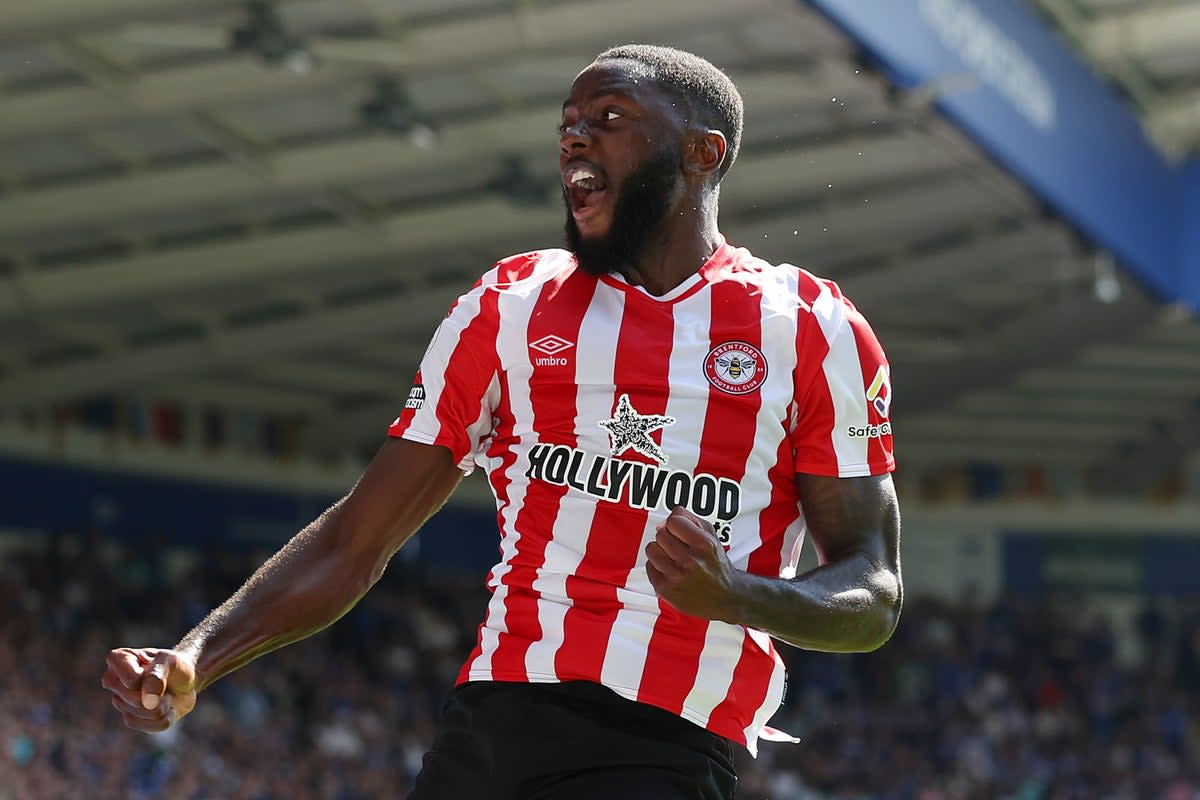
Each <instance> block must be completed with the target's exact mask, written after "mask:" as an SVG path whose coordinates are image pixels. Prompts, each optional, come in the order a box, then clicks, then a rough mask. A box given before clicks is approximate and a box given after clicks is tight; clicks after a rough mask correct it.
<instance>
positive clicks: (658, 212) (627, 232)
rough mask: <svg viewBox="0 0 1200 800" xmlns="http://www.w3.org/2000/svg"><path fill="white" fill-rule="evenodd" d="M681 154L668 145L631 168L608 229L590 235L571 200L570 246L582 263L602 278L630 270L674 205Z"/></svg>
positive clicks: (585, 270) (568, 223)
mask: <svg viewBox="0 0 1200 800" xmlns="http://www.w3.org/2000/svg"><path fill="white" fill-rule="evenodd" d="M679 158H680V154H679V151H678V149H676V148H666V149H663V150H660V151H659V152H657V153H655V154H654V155H653V156H651V157H650V158H648V159H647V160H646V162H645V163H644V164H642V165H641V166H640V167H638V168H637V169H636V170H634V171H633V172H632V173H630V175H629V177H627V178H626V179H625V180H624V181H623V182H622V183H621V185H620V186H619V187H613V188H614V189H616V191H617V202H616V205H615V206H614V207H613V214H612V224H611V225H609V229H608V233H606V234H605V235H603V236H599V237H596V238H592V239H584V238H583V236H582V235H581V234H580V232H579V226H578V225H577V224H576V223H575V218H574V217H572V216H571V203H570V199H569V198H566V195H565V194H564V197H565V198H566V202H567V224H566V229H565V234H566V241H567V249H568V250H570V251H571V252H572V253H573V254H574V255H575V261H576V263H578V264H579V268H580V269H582V270H583V271H584V272H586V273H588V274H589V275H595V276H597V277H599V276H601V275H608V274H610V273H612V272H621V273H624V272H625V270H626V269H627V268H628V267H629V266H630V265H631V264H633V263H634V262H635V261H636V260H637V258H638V256H640V255H641V254H642V253H643V252H644V251H645V249H646V247H647V245H648V244H649V243H650V242H651V240H652V239H653V238H654V236H655V234H657V233H658V231H659V227H660V226H661V224H662V221H663V219H665V218H666V216H667V212H668V211H669V210H670V208H671V199H672V195H673V194H674V192H675V186H676V184H677V182H678V180H679Z"/></svg>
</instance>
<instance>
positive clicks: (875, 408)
mask: <svg viewBox="0 0 1200 800" xmlns="http://www.w3.org/2000/svg"><path fill="white" fill-rule="evenodd" d="M821 284H823V285H822V286H821V288H820V291H819V294H818V295H817V298H816V300H815V302H813V303H812V305H811V307H810V312H811V313H810V314H809V316H808V318H807V320H802V323H803V324H802V326H801V333H800V335H799V336H797V348H798V353H797V356H798V358H797V367H796V374H795V392H796V394H795V398H794V406H793V408H794V414H793V417H792V419H791V420H790V430H789V433H790V436H791V442H792V451H793V453H794V454H795V468H796V472H798V473H805V474H810V475H827V476H832V477H840V478H851V477H861V476H864V475H881V474H884V473H886V472H891V471H892V470H893V469H895V458H894V456H893V452H892V423H891V421H890V412H891V404H892V384H891V368H890V367H889V365H888V362H887V358H886V356H885V355H884V352H883V347H882V346H881V345H880V344H879V339H878V338H877V337H876V336H875V332H874V331H873V330H871V326H870V325H869V324H868V323H867V321H866V319H864V318H863V316H862V314H860V313H859V312H858V310H857V309H856V308H855V307H854V305H853V304H852V303H851V302H850V301H849V300H847V299H846V298H845V297H843V296H842V294H841V290H840V289H839V288H838V286H837V284H835V283H833V282H831V281H821Z"/></svg>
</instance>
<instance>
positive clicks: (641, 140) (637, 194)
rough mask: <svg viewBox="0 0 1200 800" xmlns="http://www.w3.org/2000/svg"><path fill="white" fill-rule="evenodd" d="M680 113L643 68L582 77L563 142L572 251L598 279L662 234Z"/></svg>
mask: <svg viewBox="0 0 1200 800" xmlns="http://www.w3.org/2000/svg"><path fill="white" fill-rule="evenodd" d="M682 119H683V114H682V109H679V108H677V106H676V103H675V101H674V100H673V99H672V97H671V96H670V95H669V94H668V93H667V92H665V91H664V90H663V89H662V88H661V87H660V86H659V85H658V84H657V83H655V82H654V81H653V80H651V79H649V78H647V77H645V76H644V74H642V73H641V72H639V68H638V65H636V64H633V63H631V62H625V61H609V62H604V63H602V64H599V65H593V66H591V67H589V68H588V69H586V70H584V71H583V72H582V73H580V75H579V77H578V78H576V79H575V83H574V85H573V86H572V87H571V94H570V96H569V97H568V98H567V101H566V103H564V104H563V117H562V125H561V127H560V129H559V130H560V138H559V166H560V167H561V168H562V178H563V199H564V201H565V203H566V207H567V222H566V238H567V245H568V247H570V249H571V250H572V252H574V253H575V255H576V260H578V261H579V264H580V266H581V267H582V268H583V269H585V270H586V271H588V272H591V273H593V274H604V273H607V272H611V271H613V270H615V269H620V268H622V267H624V266H625V265H626V264H628V263H629V262H630V261H631V260H632V259H633V258H635V257H636V256H637V255H638V254H639V253H640V252H641V251H642V250H643V248H644V247H645V246H646V244H647V242H648V241H649V240H650V239H651V238H652V237H653V235H654V234H655V232H656V231H657V230H658V228H659V224H660V223H661V222H662V220H663V218H664V217H665V216H666V214H667V211H668V210H669V209H670V206H671V203H672V202H673V201H674V199H675V198H676V196H677V195H678V191H679V187H680V180H681V174H680V150H679V142H680V138H681V132H682Z"/></svg>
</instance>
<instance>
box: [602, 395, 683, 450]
mask: <svg viewBox="0 0 1200 800" xmlns="http://www.w3.org/2000/svg"><path fill="white" fill-rule="evenodd" d="M596 424H597V425H599V426H600V427H601V428H605V429H606V430H607V431H608V437H609V442H610V445H609V450H611V451H612V454H613V455H614V456H619V455H621V453H624V452H625V451H626V450H628V449H629V448H631V447H632V448H633V449H634V450H636V451H638V452H639V453H641V454H642V455H644V456H649V457H650V458H653V459H654V460H655V461H657V462H658V463H659V464H666V463H667V461H668V460H669V459H668V458H667V454H666V453H664V452H663V451H662V450H661V449H660V448H659V446H658V444H657V443H655V441H654V440H653V439H651V438H650V432H651V431H656V430H658V429H659V428H663V427H665V426H667V425H674V424H675V418H674V417H665V416H662V415H661V414H639V413H637V411H635V410H634V408H633V404H632V403H630V402H629V395H627V394H623V395H621V397H620V399H618V400H617V413H616V414H615V415H614V416H613V418H612V419H602V420H600V421H599V422H597V423H596Z"/></svg>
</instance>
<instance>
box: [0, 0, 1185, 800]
mask: <svg viewBox="0 0 1200 800" xmlns="http://www.w3.org/2000/svg"><path fill="white" fill-rule="evenodd" d="M626 41H639V42H652V43H658V44H669V45H674V46H678V47H682V48H684V49H687V50H691V51H693V52H696V53H698V54H700V55H702V56H704V57H706V58H708V59H709V60H711V61H713V62H714V63H716V64H717V65H718V66H720V67H722V68H723V69H725V70H726V71H727V72H728V73H729V75H730V76H731V77H732V78H733V79H734V81H735V82H736V83H737V85H738V86H739V88H740V89H741V92H742V94H743V97H744V99H745V103H746V128H745V135H744V139H743V145H742V152H741V155H740V156H739V159H738V163H737V166H736V167H735V168H734V169H733V170H732V172H731V173H730V174H729V176H728V177H727V178H726V179H725V181H724V182H723V184H722V190H721V211H722V214H721V220H722V230H723V232H724V233H725V235H726V236H727V238H728V239H729V240H730V241H731V242H732V243H734V244H737V245H742V246H746V247H748V248H750V249H751V250H752V251H753V252H754V253H756V254H757V255H759V256H761V257H763V258H766V259H769V260H771V261H775V262H790V263H794V264H797V265H800V266H803V267H806V268H808V269H810V270H811V271H813V272H816V273H818V274H821V275H825V276H828V277H831V278H833V279H835V280H837V281H838V282H839V283H840V284H841V286H842V287H843V289H844V291H845V292H846V294H847V295H848V296H850V297H851V298H852V299H853V300H854V301H855V303H856V304H857V305H858V307H859V308H860V309H861V310H862V311H863V312H864V313H865V314H866V316H867V318H868V319H869V320H870V321H871V322H872V324H873V325H874V327H875V329H876V331H877V332H878V333H879V336H880V338H881V339H882V341H883V343H884V346H885V348H886V350H887V352H888V355H889V358H890V361H891V364H892V379H893V385H894V392H895V398H896V399H895V403H894V405H893V421H894V426H895V438H896V447H897V456H898V461H899V465H900V466H899V470H898V472H897V475H896V480H897V484H898V486H899V490H900V495H901V502H902V508H903V513H904V556H905V561H904V567H905V578H906V585H907V589H908V592H909V597H910V599H909V603H908V606H907V608H906V612H905V616H904V619H903V622H902V624H901V627H900V629H899V631H898V633H897V635H896V637H895V638H894V639H893V641H892V642H891V643H890V644H888V645H887V646H885V648H884V649H882V650H880V651H878V652H877V653H874V654H871V655H867V656H855V657H850V656H827V655H819V654H809V653H801V652H799V651H791V650H789V651H788V652H787V654H786V657H787V659H788V660H789V664H790V667H791V673H792V677H791V682H790V686H789V693H788V699H787V702H786V705H785V707H784V709H783V710H782V711H781V712H780V714H779V716H778V717H777V718H776V721H775V723H774V724H776V726H777V727H781V728H785V729H787V730H789V731H790V732H793V733H796V734H797V735H799V736H800V737H801V739H802V742H801V743H800V744H799V745H780V744H775V745H764V747H763V748H762V750H763V753H762V755H761V757H760V758H759V759H758V760H757V761H755V762H751V761H750V760H749V759H746V760H745V763H744V764H743V765H742V782H741V790H740V793H739V797H742V798H747V800H762V799H763V798H771V799H772V800H800V799H803V800H818V799H828V800H832V799H834V798H837V800H842V799H843V798H845V799H846V800H849V798H855V800H885V799H887V800H891V799H892V798H897V799H900V798H914V800H957V799H958V798H964V799H965V800H977V799H983V798H1013V800H1059V799H1060V798H1070V799H1071V800H1074V799H1075V798H1079V799H1081V800H1082V799H1084V798H1086V799H1087V800H1093V799H1100V798H1119V799H1120V800H1124V799H1125V798H1129V799H1130V800H1135V799H1137V800H1140V799H1141V798H1149V799H1150V800H1193V799H1194V798H1197V797H1200V679H1197V677H1196V676H1197V675H1198V674H1200V672H1198V670H1200V322H1198V321H1197V317H1196V313H1197V309H1198V308H1200V156H1198V153H1200V2H1196V1H1195V0H1140V1H1139V0H1036V1H1035V0H808V2H804V1H803V0H502V1H500V0H497V1H491V2H489V0H278V1H277V2H273V3H246V2H227V1H226V0H207V2H203V3H197V2H187V1H185V0H2V2H0V604H3V605H2V608H3V610H2V611H0V627H2V629H3V632H4V633H3V637H2V638H0V745H2V749H0V800H15V799H17V798H20V799H21V800H25V798H31V799H35V800H41V799H42V798H75V797H79V798H128V797H136V798H159V797H164V798H165V797H172V798H189V800H190V799H191V798H197V799H198V798H243V797H244V798H255V799H258V798H281V799H282V798H288V799H289V800H290V799H291V798H298V799H301V800H303V798H336V799H338V800H340V799H342V798H346V799H347V800H349V799H350V798H389V797H403V796H404V794H405V793H406V790H407V788H408V786H409V785H410V781H411V778H412V775H413V774H414V770H415V769H416V768H417V766H418V765H419V759H420V755H421V753H422V752H423V750H424V748H425V747H426V746H427V744H428V741H429V737H430V735H431V725H432V721H433V720H434V719H435V718H436V713H437V709H438V708H439V706H440V703H441V700H442V698H443V697H444V695H445V692H446V690H447V689H448V687H449V686H450V684H451V682H452V679H453V676H454V675H455V673H456V672H457V669H458V667H459V665H460V663H461V661H462V659H463V658H465V656H466V654H467V652H468V650H469V648H470V645H471V643H472V642H473V637H474V626H475V625H476V624H477V623H478V621H479V620H480V618H481V615H482V608H483V603H484V600H485V598H486V595H485V594H484V590H483V585H482V584H483V573H484V572H485V571H486V569H487V567H488V566H489V565H490V564H491V563H492V562H493V561H494V560H495V559H496V557H497V550H496V540H497V535H496V531H495V523H494V509H493V507H492V505H491V504H492V498H491V495H490V492H489V490H488V489H487V487H486V484H485V483H484V482H483V481H482V480H481V479H480V477H479V476H478V475H477V476H475V477H472V478H470V479H469V480H467V481H466V482H464V484H463V485H462V487H461V488H460V489H459V490H458V492H457V493H456V494H455V496H454V497H453V498H452V500H451V503H450V505H449V506H448V507H447V509H446V510H445V511H443V512H442V514H441V515H439V516H438V517H437V518H435V519H434V520H433V521H432V522H431V523H430V524H429V526H428V527H427V529H426V530H425V531H424V532H423V533H422V534H421V535H420V537H419V538H418V540H416V541H415V542H414V543H412V544H410V546H409V547H408V548H406V550H405V551H404V553H403V555H402V556H401V557H399V558H398V560H397V562H396V563H394V564H393V567H392V568H391V570H390V571H389V574H388V575H387V576H386V577H385V579H384V581H383V583H382V585H381V586H380V587H378V588H377V590H376V592H374V593H373V594H372V595H371V596H370V597H369V599H368V600H367V601H366V602H365V603H364V606H363V607H362V608H360V609H359V610H357V611H355V612H354V613H353V614H352V615H351V616H350V617H348V618H347V619H346V620H344V621H343V622H342V623H341V624H340V625H339V626H337V627H335V628H334V629H333V630H332V631H330V632H327V633H325V634H321V635H319V636H318V637H315V638H314V639H313V640H310V641H308V642H305V643H303V644H301V645H298V646H296V647H294V648H291V649H290V650H287V651H282V652H280V653H276V654H274V655H272V656H269V657H267V658H265V659H264V660H263V661H262V662H261V663H259V664H257V665H255V666H254V667H251V668H249V669H247V670H244V671H243V673H240V674H238V675H237V676H235V677H233V678H230V679H227V680H226V681H224V682H223V683H221V684H218V686H217V687H215V688H214V689H213V690H212V691H211V692H210V693H209V694H207V695H206V696H205V697H204V698H203V699H202V703H201V706H200V709H199V710H198V711H197V712H196V713H195V714H194V715H193V716H192V717H190V718H189V719H188V720H187V721H186V722H185V723H184V724H183V725H181V726H180V727H179V728H177V729H175V730H173V731H172V732H170V733H169V734H167V735H164V736H159V737H146V736H141V735H137V734H133V733H131V732H128V731H126V730H125V729H124V728H123V727H122V726H121V724H120V720H119V718H118V717H117V716H116V715H115V714H113V713H112V712H111V709H110V708H109V707H108V700H107V697H106V696H105V694H104V693H103V692H102V691H101V690H100V689H99V688H98V680H99V676H100V672H101V670H102V662H103V654H104V652H105V651H106V650H107V649H108V648H110V647H113V646H116V645H121V644H133V645H143V644H144V645H169V644H171V643H173V642H174V641H175V640H176V639H177V638H178V637H179V636H180V635H181V634H182V633H183V632H185V631H186V629H187V628H188V627H190V625H192V624H194V622H195V621H196V620H198V619H199V617H200V616H201V615H202V614H203V613H204V612H205V611H206V610H207V609H208V608H210V607H211V606H212V605H213V604H215V603H216V602H219V601H220V600H221V599H223V598H224V597H225V596H226V595H227V594H228V593H229V592H230V591H232V590H233V589H234V588H236V587H237V585H238V584H239V583H240V581H241V580H243V579H244V578H245V576H246V575H247V574H248V573H249V572H250V571H251V570H252V569H253V568H254V567H255V566H256V565H257V564H258V563H260V562H261V560H262V558H263V557H264V556H265V555H266V554H267V553H269V552H271V551H273V550H274V549H275V548H276V547H277V546H279V545H280V544H281V543H282V542H283V541H285V540H286V538H287V537H288V536H289V535H290V534H291V533H292V532H294V531H295V530H296V529H297V528H298V527H300V526H302V525H304V524H305V523H306V522H308V521H309V520H310V519H312V518H313V517H314V516H315V515H316V514H317V513H319V512H320V511H321V510H322V509H323V508H324V507H325V506H326V505H327V504H328V503H329V502H330V501H331V500H333V499H334V498H336V497H338V496H340V495H341V494H343V493H344V492H345V491H346V490H347V489H348V488H349V487H350V486H351V485H352V483H353V482H354V480H355V479H356V478H357V476H358V475H359V473H360V472H361V470H362V469H363V467H364V465H365V464H366V462H367V460H368V459H369V458H370V456H371V454H372V453H373V452H374V450H375V448H376V447H378V445H379V443H380V441H381V440H382V438H383V435H384V433H385V431H386V428H387V425H388V424H389V423H390V422H391V420H392V419H393V418H394V417H395V415H396V413H397V412H398V411H399V410H400V408H401V406H402V403H403V398H404V397H405V396H406V394H407V392H408V387H409V382H410V379H411V377H412V374H413V373H414V371H415V369H416V365H417V362H418V360H419V359H420V356H421V354H422V352H423V351H424V348H425V345H426V343H427V341H428V339H429V336H430V335H431V333H432V332H433V330H434V328H435V327H436V325H437V324H438V322H439V321H440V320H441V319H442V317H443V316H444V314H445V311H446V309H447V308H448V306H449V304H450V303H451V302H452V301H453V300H454V298H455V297H456V296H458V295H459V294H460V293H462V292H463V291H465V290H466V289H468V288H469V287H470V285H471V284H472V283H473V282H474V280H475V278H477V277H478V276H479V275H480V274H481V273H482V272H483V271H485V270H486V269H487V268H488V267H489V266H490V265H491V264H492V263H493V262H494V261H495V260H497V259H498V258H500V257H503V256H505V255H508V254H510V253H514V252H522V251H526V250H531V249H536V248H540V247H549V246H557V245H558V244H559V243H560V241H561V228H562V221H563V217H564V212H563V209H562V201H561V199H560V195H559V189H558V186H559V175H558V164H557V158H556V155H555V144H556V135H555V133H554V128H555V126H556V125H557V124H558V121H559V116H560V110H559V109H560V106H561V103H562V100H563V98H564V96H565V93H566V91H567V88H568V87H569V85H570V82H571V80H572V78H573V77H574V75H575V74H576V73H577V72H578V71H579V70H580V69H582V68H583V67H584V66H585V65H586V64H587V63H588V62H589V61H590V60H591V59H592V57H593V56H594V55H595V54H596V53H597V52H599V51H601V50H603V49H605V48H607V47H609V46H611V45H613V44H619V43H623V42H626ZM806 559H807V561H806V563H809V564H811V563H813V562H812V556H811V554H806Z"/></svg>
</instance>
